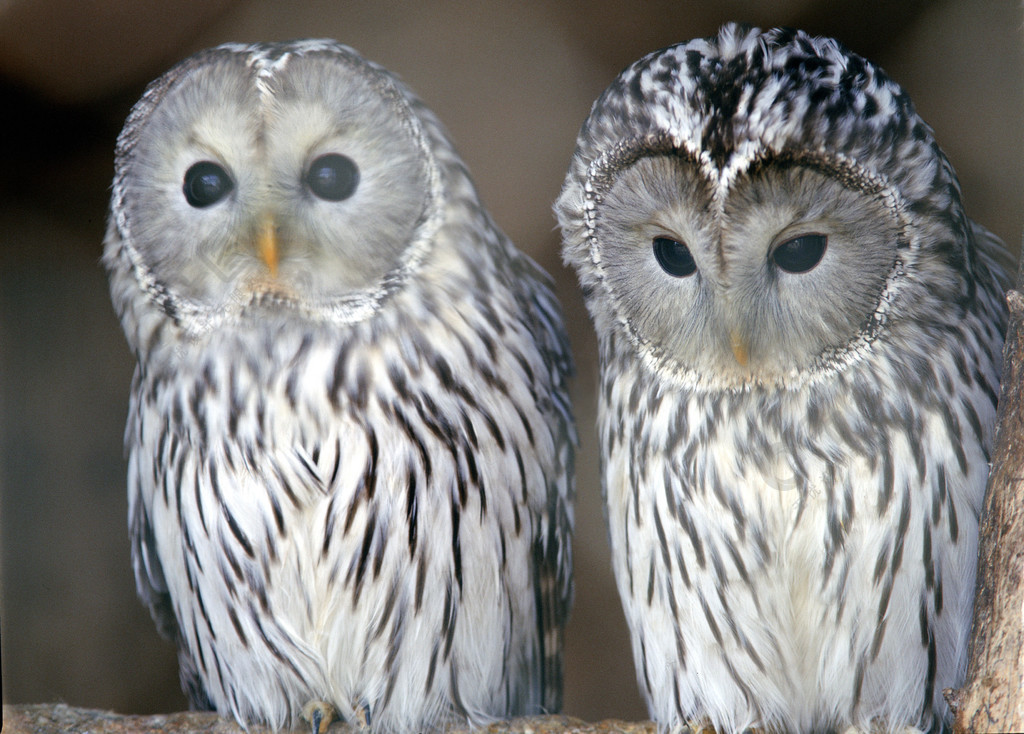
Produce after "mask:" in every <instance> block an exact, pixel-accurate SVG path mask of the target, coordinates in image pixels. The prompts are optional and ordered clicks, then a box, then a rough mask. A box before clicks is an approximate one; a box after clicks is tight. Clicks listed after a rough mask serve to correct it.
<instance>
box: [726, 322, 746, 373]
mask: <svg viewBox="0 0 1024 734" xmlns="http://www.w3.org/2000/svg"><path fill="white" fill-rule="evenodd" d="M729 345H730V346H731V347H732V355H733V356H734V357H735V358H736V361H737V362H738V363H739V365H740V367H746V366H747V362H748V361H749V360H750V353H749V352H748V351H747V341H746V339H744V338H743V336H742V335H741V334H740V332H739V331H738V330H737V329H730V330H729Z"/></svg>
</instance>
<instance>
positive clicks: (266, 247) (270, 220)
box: [258, 214, 277, 278]
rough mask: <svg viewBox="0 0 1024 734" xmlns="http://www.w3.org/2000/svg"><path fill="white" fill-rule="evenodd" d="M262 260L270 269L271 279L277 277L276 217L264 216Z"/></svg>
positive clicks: (260, 242)
mask: <svg viewBox="0 0 1024 734" xmlns="http://www.w3.org/2000/svg"><path fill="white" fill-rule="evenodd" d="M258 245H259V252H260V259H261V260H263V262H265V263H266V264H267V267H268V268H269V269H270V277H271V278H276V277H277V225H275V224H274V217H273V216H272V215H270V214H265V215H264V216H263V222H262V223H261V224H260V233H259V240H258Z"/></svg>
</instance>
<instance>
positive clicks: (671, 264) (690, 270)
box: [654, 237, 697, 278]
mask: <svg viewBox="0 0 1024 734" xmlns="http://www.w3.org/2000/svg"><path fill="white" fill-rule="evenodd" d="M654 257H655V258H657V260H658V265H660V266H661V269H662V270H664V271H665V272H666V273H668V274H669V275H672V276H674V277H676V278H685V277H686V276H688V275H693V274H694V273H696V272H697V263H696V262H695V261H694V259H693V255H691V254H690V248H689V247H687V246H686V245H685V244H683V243H682V242H679V241H678V240H674V239H672V238H670V237H655V238H654Z"/></svg>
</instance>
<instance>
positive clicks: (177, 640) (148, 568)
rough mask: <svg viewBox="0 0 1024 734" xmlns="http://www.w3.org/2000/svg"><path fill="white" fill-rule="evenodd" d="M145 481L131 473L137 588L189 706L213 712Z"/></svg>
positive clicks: (132, 432)
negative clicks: (169, 647) (177, 610)
mask: <svg viewBox="0 0 1024 734" xmlns="http://www.w3.org/2000/svg"><path fill="white" fill-rule="evenodd" d="M134 383H135V384H134V385H133V386H132V405H131V407H130V409H129V416H133V417H132V418H130V419H129V421H130V422H129V424H128V435H127V436H126V445H127V447H128V449H129V451H132V448H133V447H135V448H136V449H137V448H139V444H138V436H140V435H141V431H140V430H139V423H140V420H141V419H140V416H139V406H138V405H137V397H136V396H137V395H138V394H139V388H138V383H139V374H138V372H136V375H135V380H134ZM143 481H145V479H144V478H143V477H142V476H141V475H140V474H139V473H138V472H133V471H129V479H128V538H129V542H130V544H131V554H132V569H133V570H134V572H135V588H136V591H137V592H138V594H139V597H140V598H141V599H142V601H143V602H145V604H146V606H147V607H149V613H150V615H151V616H152V617H153V621H154V622H155V623H156V627H157V630H158V631H159V632H160V634H161V635H162V636H163V637H165V638H167V639H168V640H170V641H171V642H173V643H174V645H175V647H176V648H177V649H178V651H179V655H178V663H179V674H180V676H181V687H182V690H183V691H184V692H185V695H186V696H187V697H188V700H189V705H190V706H191V707H192V709H193V710H197V711H212V710H213V704H212V703H210V699H209V696H207V694H206V689H205V688H204V687H203V684H202V682H201V679H200V677H199V670H198V669H197V668H196V664H195V662H194V661H193V660H192V658H191V656H189V655H184V654H181V651H182V650H183V649H184V644H185V643H184V641H183V640H182V638H181V629H180V627H179V626H178V619H177V617H176V616H175V614H174V605H173V604H172V603H171V595H170V591H169V590H168V587H167V579H166V578H165V577H164V568H163V564H162V563H160V556H159V555H158V552H157V546H156V537H155V535H154V533H153V523H152V520H151V518H150V514H149V507H148V505H147V503H146V501H145V498H144V496H143V495H144V494H145V491H144V489H143V487H141V486H140V483H141V482H143Z"/></svg>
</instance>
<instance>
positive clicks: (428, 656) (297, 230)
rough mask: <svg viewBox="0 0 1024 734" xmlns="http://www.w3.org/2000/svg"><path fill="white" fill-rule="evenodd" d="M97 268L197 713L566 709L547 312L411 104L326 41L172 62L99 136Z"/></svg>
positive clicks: (522, 261)
mask: <svg viewBox="0 0 1024 734" xmlns="http://www.w3.org/2000/svg"><path fill="white" fill-rule="evenodd" d="M197 165H198V166H199V167H196V166H197ZM105 264H106V266H107V268H108V270H109V272H110V279H111V293H112V297H113V302H114V305H115V308H116V310H117V312H118V314H119V316H120V318H121V322H122V325H123V327H124V330H125V334H126V335H127V338H128V342H129V344H130V346H131V348H132V350H133V352H134V354H135V356H136V358H137V360H138V368H137V370H136V373H135V378H134V381H133V385H132V390H131V405H130V411H129V417H128V427H127V432H126V446H127V451H128V489H129V524H130V530H131V538H132V557H133V562H134V568H135V575H136V580H137V583H138V588H139V593H140V595H141V596H142V598H143V599H144V600H145V601H146V602H147V604H149V606H150V608H151V610H152V612H153V616H154V618H155V619H156V621H157V623H158V626H159V627H160V629H161V631H162V632H163V633H164V634H166V635H167V636H169V637H170V638H171V639H173V640H174V641H175V642H176V643H177V645H178V648H179V652H180V663H181V675H182V683H183V687H184V688H185V690H186V692H187V694H188V695H189V698H190V699H191V702H192V703H193V705H194V706H198V707H212V708H215V709H216V710H218V711H219V712H221V713H223V714H226V715H232V716H234V717H235V718H236V719H238V720H239V721H240V722H252V723H264V724H268V725H270V726H272V727H282V726H285V725H289V724H292V723H294V721H295V719H296V717H297V715H298V714H299V713H300V710H301V709H302V707H303V706H304V705H305V704H306V703H307V702H309V701H311V700H322V701H324V702H327V703H329V704H331V705H332V706H334V707H335V708H336V709H337V711H338V713H339V714H340V715H341V716H342V717H344V718H346V719H347V720H350V721H368V722H369V723H370V726H371V727H372V728H373V729H374V730H380V731H403V732H404V731H419V730H423V729H427V728H431V727H439V726H444V725H447V724H449V723H453V722H458V721H461V722H466V721H469V722H471V723H480V722H483V721H486V720H488V719H491V718H494V717H504V716H509V715H513V714H524V713H535V712H540V711H545V710H557V709H558V708H559V706H560V698H561V644H562V629H563V625H564V623H565V619H566V615H567V613H568V607H569V603H570V596H571V577H570V573H571V557H570V536H571V526H572V509H571V495H572V457H573V445H574V429H573V425H572V419H571V415H570V408H569V405H568V397H567V393H566V387H565V379H566V376H567V373H568V371H569V370H570V368H571V365H570V359H569V355H568V353H567V344H566V338H565V335H564V333H563V327H562V322H561V313H560V310H559V308H558V305H557V303H556V301H555V299H554V296H553V294H552V292H551V288H550V283H549V280H548V278H547V276H546V275H545V274H544V273H543V272H542V271H541V270H540V269H539V268H538V267H537V266H536V265H535V264H534V263H533V262H532V261H530V260H529V259H528V258H527V257H525V256H524V255H523V254H521V253H520V252H518V251H517V250H516V249H515V248H514V247H513V245H512V244H511V243H510V242H509V241H508V240H507V238H506V237H505V236H504V235H503V234H501V232H500V231H499V230H498V229H497V228H496V227H495V225H494V224H493V222H492V221H491V219H490V217H489V216H488V215H487V213H486V212H485V211H484V209H483V208H482V206H481V205H480V203H479V201H478V199H477V195H476V192H475V189H474V187H473V185H472V183H471V181H470V179H469V176H468V173H467V171H466V169H465V167H464V165H463V163H462V162H461V161H460V159H459V158H458V156H457V154H456V153H455V152H454V150H453V148H452V146H451V144H450V142H449V140H448V138H447V136H446V134H445V132H444V131H443V130H442V128H441V126H440V124H439V123H438V121H437V120H436V118H435V117H434V115H433V114H432V113H431V112H430V111H429V110H427V109H426V108H425V107H424V106H423V104H422V103H421V102H420V101H419V100H418V99H417V98H416V97H415V96H413V95H412V93H411V92H409V91H408V90H407V89H406V88H405V87H404V86H403V85H402V84H401V83H400V82H398V81H397V80H396V79H395V78H394V77H393V76H391V75H390V74H389V73H388V72H386V71H385V70H383V69H382V68H380V67H379V66H376V65H374V64H372V63H370V62H368V61H365V60H364V59H362V58H361V57H359V56H358V55H357V54H356V53H355V52H353V51H352V50H351V49H349V48H347V47H344V46H341V45H339V44H337V43H334V42H331V41H301V42H295V43H287V44H260V45H253V46H241V45H227V46H222V47H218V48H216V49H211V50H209V51H206V52H203V53H201V54H198V55H197V56H195V57H193V58H191V59H189V60H187V61H185V62H183V63H182V64H180V65H179V66H177V67H176V68H174V69H172V70H171V71H170V72H168V73H167V74H166V75H165V76H164V77H162V78H161V79H159V80H157V81H156V82H154V83H153V84H152V85H151V86H150V88H149V89H148V90H147V91H146V93H145V95H144V96H143V97H142V99H141V100H140V101H139V103H138V104H137V105H136V107H135V108H134V110H133V111H132V113H131V115H130V117H129V119H128V121H127V123H126V125H125V128H124V131H123V132H122V134H121V136H120V138H119V140H118V146H117V158H116V177H115V180H114V188H113V197H112V204H111V217H110V223H109V228H108V234H107V239H106V252H105Z"/></svg>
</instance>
